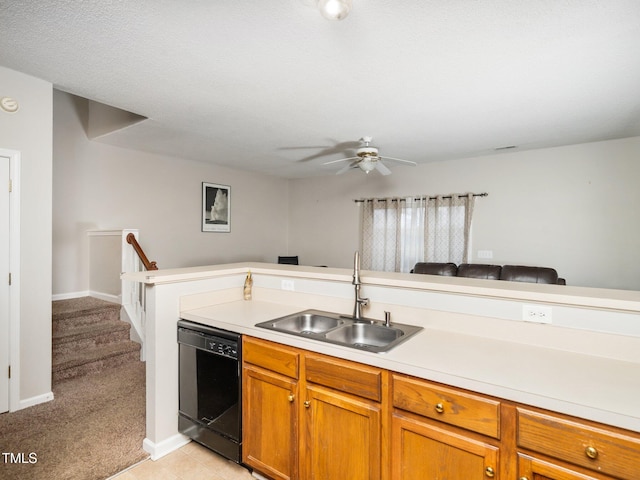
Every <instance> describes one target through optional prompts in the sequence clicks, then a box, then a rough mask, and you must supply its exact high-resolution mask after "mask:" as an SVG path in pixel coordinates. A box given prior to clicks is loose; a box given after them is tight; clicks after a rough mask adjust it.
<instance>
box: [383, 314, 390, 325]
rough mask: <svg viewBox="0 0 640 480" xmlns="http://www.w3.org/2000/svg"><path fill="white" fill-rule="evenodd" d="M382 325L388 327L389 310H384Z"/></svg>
mask: <svg viewBox="0 0 640 480" xmlns="http://www.w3.org/2000/svg"><path fill="white" fill-rule="evenodd" d="M384 326H385V327H390V326H391V312H387V311H385V312H384Z"/></svg>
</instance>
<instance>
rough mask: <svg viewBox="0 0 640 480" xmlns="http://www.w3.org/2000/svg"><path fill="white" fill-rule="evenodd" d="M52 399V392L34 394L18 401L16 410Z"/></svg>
mask: <svg viewBox="0 0 640 480" xmlns="http://www.w3.org/2000/svg"><path fill="white" fill-rule="evenodd" d="M51 400H53V392H48V393H43V394H42V395H36V396H35V397H31V398H25V399H24V400H20V402H19V403H18V410H22V409H23V408H28V407H33V406H34V405H38V404H40V403H45V402H50V401H51Z"/></svg>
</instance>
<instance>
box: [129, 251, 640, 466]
mask: <svg viewBox="0 0 640 480" xmlns="http://www.w3.org/2000/svg"><path fill="white" fill-rule="evenodd" d="M249 270H250V271H251V272H252V275H253V280H254V287H253V299H252V300H250V301H245V300H243V299H242V298H243V297H242V293H243V292H242V290H243V288H242V287H243V282H244V279H245V276H246V274H247V272H248V271H249ZM123 278H125V279H127V280H132V281H138V282H140V283H142V284H144V287H145V292H146V299H147V308H146V327H145V333H146V342H147V344H146V346H145V349H146V361H147V437H146V439H145V444H144V446H145V449H146V450H147V451H149V452H150V453H151V454H152V458H159V457H161V456H162V455H164V454H166V453H168V452H169V451H171V450H173V449H175V448H177V447H178V446H180V445H181V444H183V443H185V442H186V441H187V439H186V437H183V436H182V435H180V434H179V433H178V430H177V411H178V347H177V343H176V323H177V321H178V320H179V319H180V318H184V319H187V320H191V321H194V322H198V323H202V324H205V325H210V326H214V327H217V328H222V329H226V330H231V331H235V332H237V333H240V334H242V335H248V336H251V337H254V338H257V339H261V340H267V341H269V342H275V343H277V344H280V345H285V346H287V347H292V348H295V349H301V350H304V351H307V352H313V353H314V354H316V353H317V354H321V355H326V356H330V357H337V358H339V359H344V360H348V361H351V362H358V363H359V364H364V365H367V366H371V367H376V368H379V369H384V370H385V371H389V372H394V373H397V374H399V375H404V376H407V378H408V376H410V377H413V378H416V379H424V380H426V381H430V382H437V383H438V384H439V385H445V386H450V387H454V388H458V389H464V390H465V391H471V392H475V393H477V394H480V395H485V396H490V397H491V398H498V399H504V400H506V401H509V402H516V403H517V404H518V405H524V406H532V407H534V408H540V409H546V410H548V411H551V412H558V413H560V414H564V415H571V416H574V417H577V418H580V419H586V420H587V421H592V422H598V423H600V424H603V425H607V426H612V427H618V428H622V429H625V430H628V431H631V432H640V404H639V403H638V401H637V399H638V398H640V292H635V291H619V290H605V289H593V288H584V287H571V286H557V285H538V284H524V283H523V284H520V283H515V282H500V281H491V280H477V279H465V278H444V277H435V276H430V275H410V274H395V273H383V272H370V271H364V272H362V274H361V281H362V286H361V288H362V295H363V296H366V297H368V298H369V299H370V303H369V306H368V307H367V308H366V309H365V310H364V311H363V315H364V316H365V317H367V318H373V319H376V320H381V321H382V320H383V319H384V312H385V311H389V312H391V316H392V317H391V318H392V322H393V321H396V322H398V323H403V324H410V325H416V326H421V327H423V330H422V331H420V332H419V333H418V334H416V335H415V336H413V337H412V338H410V339H408V340H407V341H406V342H403V343H402V344H400V345H398V346H397V347H395V348H394V349H392V350H391V351H389V352H387V353H384V354H378V353H371V352H366V351H361V350H358V349H354V348H349V347H344V346H339V345H333V344H328V343H321V342H318V341H314V340H307V339H305V338H302V337H299V336H293V335H288V334H286V333H280V332H277V331H273V330H265V329H261V328H257V327H255V324H256V323H259V322H263V321H267V320H270V319H275V318H278V317H282V316H285V315H289V314H292V313H295V312H299V311H302V310H307V309H316V310H323V311H328V312H337V313H342V314H351V312H352V311H353V301H354V299H353V285H352V284H351V281H352V272H351V271H349V270H346V269H333V268H320V267H303V266H289V265H275V264H261V263H237V264H229V265H217V266H208V267H194V268H186V269H174V270H159V271H152V272H139V273H131V274H125V275H124V276H123ZM532 307H533V308H534V310H535V308H537V307H543V311H545V312H548V315H545V317H546V318H544V321H545V322H549V323H548V324H542V323H534V322H530V321H524V320H523V318H525V317H524V315H525V312H529V311H531V308H532ZM536 320H539V319H536ZM523 418H524V417H523Z"/></svg>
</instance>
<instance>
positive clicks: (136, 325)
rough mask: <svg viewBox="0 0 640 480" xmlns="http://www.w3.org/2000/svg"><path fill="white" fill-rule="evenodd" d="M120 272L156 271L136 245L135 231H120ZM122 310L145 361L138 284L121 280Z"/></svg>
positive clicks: (143, 302) (142, 300)
mask: <svg viewBox="0 0 640 480" xmlns="http://www.w3.org/2000/svg"><path fill="white" fill-rule="evenodd" d="M122 240H123V241H122V272H123V273H124V272H127V273H128V272H140V271H144V270H157V269H158V266H157V265H156V262H150V261H149V259H148V258H147V256H146V255H145V253H144V250H142V247H141V246H140V244H139V243H138V231H137V230H123V231H122ZM122 308H123V309H124V312H125V313H126V315H127V316H128V317H129V322H130V323H131V327H132V328H131V339H132V340H135V341H137V342H139V343H140V345H141V346H142V348H141V350H140V359H141V360H143V361H144V359H145V351H146V349H145V326H146V295H145V289H144V286H143V285H141V284H140V283H139V282H132V281H128V280H122Z"/></svg>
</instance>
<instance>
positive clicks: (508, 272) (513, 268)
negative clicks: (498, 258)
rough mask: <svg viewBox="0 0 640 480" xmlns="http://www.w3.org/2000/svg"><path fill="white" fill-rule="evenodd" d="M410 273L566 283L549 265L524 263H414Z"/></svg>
mask: <svg viewBox="0 0 640 480" xmlns="http://www.w3.org/2000/svg"><path fill="white" fill-rule="evenodd" d="M411 273H422V274H427V275H444V276H448V277H467V278H484V279H487V280H506V281H510V282H529V283H550V284H556V285H566V284H567V283H566V281H565V279H564V278H559V277H558V272H557V271H556V270H555V269H553V268H549V267H529V266H525V265H488V264H483V263H462V264H460V265H456V264H455V263H437V262H419V263H416V264H415V266H414V267H413V270H411Z"/></svg>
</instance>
